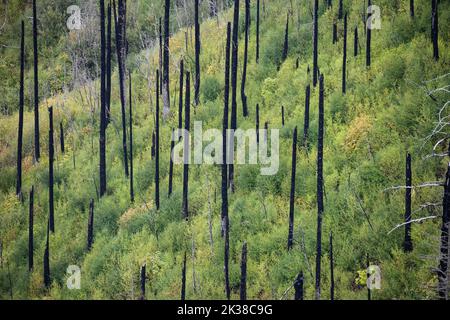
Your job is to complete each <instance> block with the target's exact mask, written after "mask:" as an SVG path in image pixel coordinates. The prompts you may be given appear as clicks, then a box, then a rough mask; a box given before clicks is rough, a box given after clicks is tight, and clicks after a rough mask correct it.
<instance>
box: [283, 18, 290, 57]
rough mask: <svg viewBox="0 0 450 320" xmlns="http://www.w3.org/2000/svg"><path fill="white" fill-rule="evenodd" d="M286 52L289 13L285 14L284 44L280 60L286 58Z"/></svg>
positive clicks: (287, 47) (287, 50) (287, 49)
mask: <svg viewBox="0 0 450 320" xmlns="http://www.w3.org/2000/svg"><path fill="white" fill-rule="evenodd" d="M288 52H289V13H288V14H287V15H286V29H285V31H284V45H283V55H282V61H284V60H286V59H287V56H288Z"/></svg>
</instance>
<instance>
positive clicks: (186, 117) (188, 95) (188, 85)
mask: <svg viewBox="0 0 450 320" xmlns="http://www.w3.org/2000/svg"><path fill="white" fill-rule="evenodd" d="M190 108H191V73H190V72H187V73H186V99H185V105H184V112H185V114H184V129H185V135H184V166H183V218H184V219H186V220H187V219H188V218H189V199H188V194H189V159H190V153H191V152H190V137H189V132H190V131H189V129H190V121H191V119H190V117H191V115H190Z"/></svg>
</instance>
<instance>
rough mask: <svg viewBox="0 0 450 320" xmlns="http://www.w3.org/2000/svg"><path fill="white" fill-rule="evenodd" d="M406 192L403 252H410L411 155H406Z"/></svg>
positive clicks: (411, 245)
mask: <svg viewBox="0 0 450 320" xmlns="http://www.w3.org/2000/svg"><path fill="white" fill-rule="evenodd" d="M405 176H406V192H405V223H406V224H405V240H404V242H403V251H404V252H411V251H412V250H413V244H412V239H411V191H412V189H411V188H412V173H411V155H410V154H409V153H408V154H407V155H406V174H405Z"/></svg>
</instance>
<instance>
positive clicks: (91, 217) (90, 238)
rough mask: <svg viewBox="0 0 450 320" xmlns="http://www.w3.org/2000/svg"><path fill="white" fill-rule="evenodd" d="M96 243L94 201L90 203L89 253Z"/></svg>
mask: <svg viewBox="0 0 450 320" xmlns="http://www.w3.org/2000/svg"><path fill="white" fill-rule="evenodd" d="M93 243H94V199H91V201H90V202H89V217H88V230H87V251H91V249H92V244H93Z"/></svg>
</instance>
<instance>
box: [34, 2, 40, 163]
mask: <svg viewBox="0 0 450 320" xmlns="http://www.w3.org/2000/svg"><path fill="white" fill-rule="evenodd" d="M37 24H38V21H37V9H36V0H33V60H34V158H35V160H36V161H39V158H40V157H41V151H40V150H41V148H40V143H39V59H38V25H37Z"/></svg>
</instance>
